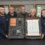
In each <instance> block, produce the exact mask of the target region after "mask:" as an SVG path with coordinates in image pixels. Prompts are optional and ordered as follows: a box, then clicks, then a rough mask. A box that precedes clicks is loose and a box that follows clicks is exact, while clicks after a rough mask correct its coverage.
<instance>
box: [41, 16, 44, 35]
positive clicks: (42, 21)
mask: <svg viewBox="0 0 45 45" xmlns="http://www.w3.org/2000/svg"><path fill="white" fill-rule="evenodd" d="M41 25H42V33H44V34H45V17H43V16H41Z"/></svg>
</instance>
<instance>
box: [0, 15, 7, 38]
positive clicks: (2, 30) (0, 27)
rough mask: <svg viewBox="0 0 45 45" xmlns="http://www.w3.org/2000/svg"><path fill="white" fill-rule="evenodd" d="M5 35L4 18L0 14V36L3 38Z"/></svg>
mask: <svg viewBox="0 0 45 45" xmlns="http://www.w3.org/2000/svg"><path fill="white" fill-rule="evenodd" d="M5 35H6V18H5V14H4V16H0V38H4V36H5Z"/></svg>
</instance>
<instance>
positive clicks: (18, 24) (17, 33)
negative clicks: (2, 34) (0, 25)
mask: <svg viewBox="0 0 45 45" xmlns="http://www.w3.org/2000/svg"><path fill="white" fill-rule="evenodd" d="M9 22H10V25H9V32H8V38H24V19H23V18H10V21H9Z"/></svg>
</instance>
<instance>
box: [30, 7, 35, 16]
mask: <svg viewBox="0 0 45 45" xmlns="http://www.w3.org/2000/svg"><path fill="white" fill-rule="evenodd" d="M30 12H31V16H35V15H36V9H35V8H32V9H31V11H30Z"/></svg>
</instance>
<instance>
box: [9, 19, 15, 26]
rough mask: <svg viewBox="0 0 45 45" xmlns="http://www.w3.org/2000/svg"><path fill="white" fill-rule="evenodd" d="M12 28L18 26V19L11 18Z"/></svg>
mask: <svg viewBox="0 0 45 45" xmlns="http://www.w3.org/2000/svg"><path fill="white" fill-rule="evenodd" d="M10 26H16V18H10Z"/></svg>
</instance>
